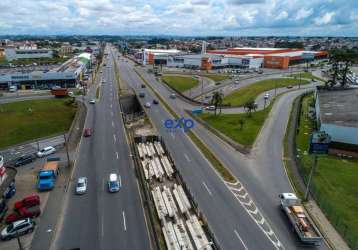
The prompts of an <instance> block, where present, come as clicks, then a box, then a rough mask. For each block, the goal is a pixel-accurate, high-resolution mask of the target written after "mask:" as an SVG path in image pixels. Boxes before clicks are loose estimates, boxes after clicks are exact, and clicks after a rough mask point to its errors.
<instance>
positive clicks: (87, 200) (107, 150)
mask: <svg viewBox="0 0 358 250" xmlns="http://www.w3.org/2000/svg"><path fill="white" fill-rule="evenodd" d="M108 58H109V60H108V63H107V66H108V67H103V69H102V70H103V75H102V78H103V79H104V80H105V83H104V84H102V87H101V96H100V100H97V102H96V104H94V105H90V104H87V105H88V113H87V117H86V121H85V127H88V128H91V129H92V131H93V134H92V136H91V137H87V138H82V139H81V142H80V148H79V156H78V158H77V160H76V163H75V169H74V172H73V177H72V179H71V183H70V186H69V189H68V190H69V191H68V195H67V197H66V198H65V204H64V209H63V212H62V217H61V218H60V221H59V223H58V230H57V235H56V237H55V239H54V241H53V244H52V247H51V249H61V250H62V249H66V250H67V249H72V248H80V249H86V250H91V249H93V250H98V249H100V250H107V249H108V250H110V249H151V247H150V241H149V238H148V231H147V227H146V222H145V218H144V211H143V206H142V203H141V198H140V195H139V189H138V188H139V187H138V185H137V181H136V178H135V174H134V166H133V162H132V159H131V156H130V150H129V146H128V143H127V139H126V135H125V131H124V126H123V123H122V119H121V114H120V107H119V103H118V97H117V86H116V82H115V80H114V71H113V60H112V57H111V56H109V57H108ZM100 78H101V77H98V78H97V79H98V80H99V81H100ZM97 84H98V83H97ZM95 90H96V89H95V88H92V89H91V91H90V93H89V97H88V99H87V100H89V99H90V97H91V96H92V98H93V97H94V96H95V92H96V91H95ZM110 173H117V174H120V176H121V181H122V188H121V190H120V191H119V192H118V193H108V191H107V181H108V178H109V174H110ZM80 176H86V177H87V178H88V191H87V193H86V194H84V195H82V196H77V195H74V189H75V184H76V180H77V178H78V177H80Z"/></svg>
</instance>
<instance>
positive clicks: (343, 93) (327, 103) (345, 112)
mask: <svg viewBox="0 0 358 250" xmlns="http://www.w3.org/2000/svg"><path fill="white" fill-rule="evenodd" d="M317 95H318V101H319V108H320V118H321V122H322V123H329V124H336V125H340V126H346V127H358V88H350V89H340V90H324V89H319V90H318V91H317Z"/></svg>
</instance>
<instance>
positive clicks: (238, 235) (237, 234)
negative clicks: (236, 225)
mask: <svg viewBox="0 0 358 250" xmlns="http://www.w3.org/2000/svg"><path fill="white" fill-rule="evenodd" d="M234 233H235V235H236V237H237V238H238V239H239V240H240V242H241V244H242V245H243V246H244V248H245V249H246V250H248V248H247V246H246V245H245V243H244V241H243V240H242V239H241V237H240V234H239V233H238V232H237V231H236V230H234Z"/></svg>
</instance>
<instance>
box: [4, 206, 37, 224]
mask: <svg viewBox="0 0 358 250" xmlns="http://www.w3.org/2000/svg"><path fill="white" fill-rule="evenodd" d="M40 214H41V209H40V206H39V205H37V206H33V207H22V208H20V209H18V210H16V211H14V212H13V213H11V214H9V215H8V216H7V217H6V220H5V222H6V224H10V223H12V222H14V221H18V220H22V219H26V218H34V217H38V216H40Z"/></svg>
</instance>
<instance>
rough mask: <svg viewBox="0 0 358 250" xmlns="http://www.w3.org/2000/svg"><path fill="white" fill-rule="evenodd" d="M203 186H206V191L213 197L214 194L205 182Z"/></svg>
mask: <svg viewBox="0 0 358 250" xmlns="http://www.w3.org/2000/svg"><path fill="white" fill-rule="evenodd" d="M203 185H204V187H205V188H206V191H208V193H209V195H210V196H212V195H213V193H212V192H211V191H210V189H209V188H208V186H207V185H206V183H205V182H203Z"/></svg>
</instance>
